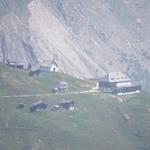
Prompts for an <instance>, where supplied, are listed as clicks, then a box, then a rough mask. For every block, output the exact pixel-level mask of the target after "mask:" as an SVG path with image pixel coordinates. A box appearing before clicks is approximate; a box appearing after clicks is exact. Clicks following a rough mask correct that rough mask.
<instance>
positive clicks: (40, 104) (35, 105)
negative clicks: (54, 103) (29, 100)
mask: <svg viewBox="0 0 150 150" xmlns="http://www.w3.org/2000/svg"><path fill="white" fill-rule="evenodd" d="M44 109H47V104H45V103H43V102H41V101H39V102H36V103H33V104H32V105H31V106H30V108H29V111H30V112H34V111H39V110H44Z"/></svg>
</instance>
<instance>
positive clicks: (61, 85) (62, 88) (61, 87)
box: [52, 81, 69, 93]
mask: <svg viewBox="0 0 150 150" xmlns="http://www.w3.org/2000/svg"><path fill="white" fill-rule="evenodd" d="M68 90H69V83H67V82H66V81H60V82H59V83H57V84H56V86H55V87H54V88H53V90H52V91H53V92H54V93H56V92H59V91H60V92H65V91H68Z"/></svg>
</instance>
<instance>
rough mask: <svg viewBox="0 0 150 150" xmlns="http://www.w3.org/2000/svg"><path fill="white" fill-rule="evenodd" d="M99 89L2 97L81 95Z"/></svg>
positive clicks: (95, 91) (6, 96)
mask: <svg viewBox="0 0 150 150" xmlns="http://www.w3.org/2000/svg"><path fill="white" fill-rule="evenodd" d="M97 92H98V90H87V91H74V92H65V93H45V94H29V95H5V96H0V98H23V97H48V96H59V95H79V94H87V93H97Z"/></svg>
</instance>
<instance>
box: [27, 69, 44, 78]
mask: <svg viewBox="0 0 150 150" xmlns="http://www.w3.org/2000/svg"><path fill="white" fill-rule="evenodd" d="M40 73H41V71H40V70H39V69H36V70H31V71H29V76H39V74H40Z"/></svg>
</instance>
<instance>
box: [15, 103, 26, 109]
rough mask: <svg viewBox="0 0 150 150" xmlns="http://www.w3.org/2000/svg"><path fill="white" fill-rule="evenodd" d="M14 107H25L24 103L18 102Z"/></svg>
mask: <svg viewBox="0 0 150 150" xmlns="http://www.w3.org/2000/svg"><path fill="white" fill-rule="evenodd" d="M16 108H25V104H23V103H19V104H18V105H17V106H16Z"/></svg>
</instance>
